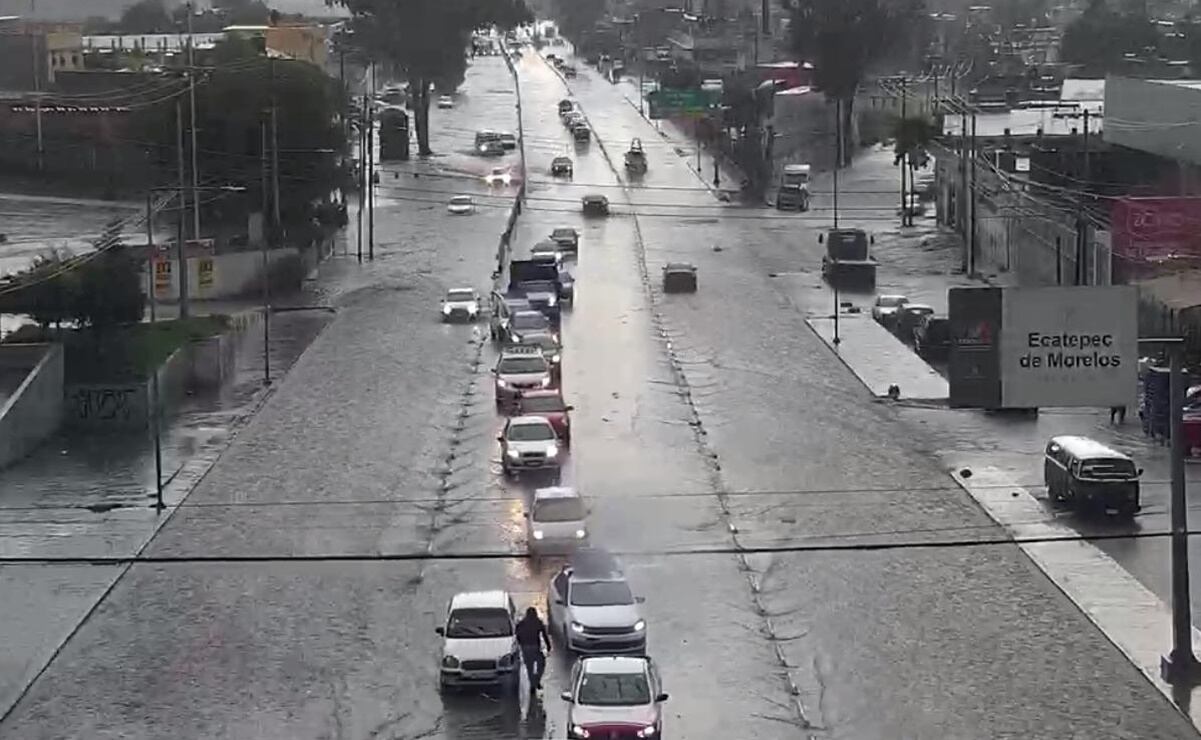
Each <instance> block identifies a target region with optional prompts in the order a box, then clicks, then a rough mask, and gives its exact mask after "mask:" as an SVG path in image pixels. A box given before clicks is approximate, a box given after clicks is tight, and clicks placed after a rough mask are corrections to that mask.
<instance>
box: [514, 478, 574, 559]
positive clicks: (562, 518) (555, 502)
mask: <svg viewBox="0 0 1201 740" xmlns="http://www.w3.org/2000/svg"><path fill="white" fill-rule="evenodd" d="M525 519H526V542H527V546H528V548H529V551H530V552H531V553H535V554H541V553H548V552H570V551H571V550H574V549H575V548H577V547H582V546H585V545H587V544H588V521H587V520H588V507H587V506H585V504H584V499H583V498H581V497H580V494H579V493H577V492H576V490H575V489H574V488H566V487H562V486H555V487H551V488H539V489H538V490H536V491H534V502H533V505H532V506H531V507H530V510H529V511H527V512H526V514H525Z"/></svg>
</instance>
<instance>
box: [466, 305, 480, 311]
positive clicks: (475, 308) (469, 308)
mask: <svg viewBox="0 0 1201 740" xmlns="http://www.w3.org/2000/svg"><path fill="white" fill-rule="evenodd" d="M479 312H480V306H479V304H478V303H468V304H467V313H479Z"/></svg>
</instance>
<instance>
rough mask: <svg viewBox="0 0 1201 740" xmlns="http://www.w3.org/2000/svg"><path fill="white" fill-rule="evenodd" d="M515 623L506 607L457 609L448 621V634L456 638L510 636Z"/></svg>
mask: <svg viewBox="0 0 1201 740" xmlns="http://www.w3.org/2000/svg"><path fill="white" fill-rule="evenodd" d="M511 634H513V623H512V621H511V620H510V619H509V612H508V611H506V610H505V609H455V610H454V611H453V612H451V613H450V619H448V620H447V621H446V636H447V637H453V638H456V639H470V638H473V637H508V636H509V635H511Z"/></svg>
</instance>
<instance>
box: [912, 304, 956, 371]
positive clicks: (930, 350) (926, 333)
mask: <svg viewBox="0 0 1201 740" xmlns="http://www.w3.org/2000/svg"><path fill="white" fill-rule="evenodd" d="M913 350H914V351H915V352H917V353H918V355H920V356H921V357H922V359H925V360H944V359H946V358H947V356H948V355H949V354H950V353H951V320H950V319H949V318H947V317H946V316H938V315H937V314H929V315H928V316H923V317H922V320H921V323H919V324H918V325H917V328H916V329H914V330H913Z"/></svg>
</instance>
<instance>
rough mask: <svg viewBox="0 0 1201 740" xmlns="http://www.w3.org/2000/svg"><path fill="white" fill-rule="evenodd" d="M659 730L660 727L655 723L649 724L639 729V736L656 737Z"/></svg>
mask: <svg viewBox="0 0 1201 740" xmlns="http://www.w3.org/2000/svg"><path fill="white" fill-rule="evenodd" d="M658 731H659V728H657V727H655V726H654V725H647V726H646V727H643V728H642V729H641V730H639V731H638V737H654V736H655V734H656V733H657V732H658Z"/></svg>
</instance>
